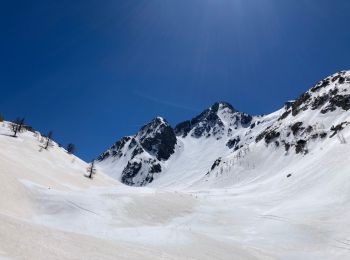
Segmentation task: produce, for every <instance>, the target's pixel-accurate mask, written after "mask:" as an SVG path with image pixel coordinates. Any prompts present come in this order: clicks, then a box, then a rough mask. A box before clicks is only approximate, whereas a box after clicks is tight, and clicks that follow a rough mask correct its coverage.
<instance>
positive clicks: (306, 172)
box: [0, 72, 350, 260]
mask: <svg viewBox="0 0 350 260" xmlns="http://www.w3.org/2000/svg"><path fill="white" fill-rule="evenodd" d="M349 78H350V73H349V72H346V73H338V74H335V75H333V76H331V77H329V78H327V79H326V80H324V81H322V82H321V83H319V84H318V85H316V86H315V87H314V88H313V89H311V90H310V91H308V92H307V93H306V94H304V95H303V96H301V98H299V99H298V100H296V101H295V102H292V103H288V104H287V105H286V106H285V107H283V108H282V109H281V110H279V111H277V112H275V113H272V114H270V115H267V116H260V117H249V116H248V115H246V114H243V113H239V112H237V111H236V110H234V109H233V108H232V107H231V106H230V105H228V104H226V103H219V104H215V105H214V106H212V107H211V108H210V109H208V110H206V111H205V112H204V113H202V114H201V115H200V116H199V117H196V118H195V119H193V120H191V121H189V122H187V123H186V122H185V123H183V124H181V125H179V126H178V127H176V128H175V129H173V128H171V127H169V124H168V123H166V121H165V120H164V119H162V118H156V119H155V120H153V121H152V122H151V123H150V124H148V125H146V126H145V127H143V128H142V130H141V131H140V132H139V133H138V134H137V135H135V136H132V137H129V138H125V141H123V140H122V141H121V142H120V143H119V144H116V145H115V146H114V147H112V148H111V149H110V150H109V154H108V155H105V159H104V160H102V161H101V162H100V163H99V167H98V170H97V174H96V175H95V176H94V179H93V180H90V179H88V178H85V177H84V174H85V171H86V167H87V164H86V163H85V162H83V161H81V160H80V159H78V158H76V157H75V156H73V155H68V154H67V152H66V151H65V150H64V149H63V148H60V147H58V146H57V144H54V146H53V147H50V148H49V149H48V150H43V149H41V148H40V146H41V145H42V144H41V143H40V140H41V138H40V134H39V133H33V132H30V131H26V132H23V133H21V134H20V135H19V137H18V138H13V137H11V136H9V130H8V126H7V124H8V123H7V122H5V123H0V177H1V185H0V195H1V196H0V222H1V225H0V258H2V257H4V258H5V259H7V258H10V259H166V260H168V259H191V260H192V259H195V260H197V259H198V260H199V259H201V260H202V259H205V260H212V259H218V260H224V259H225V260H226V259H227V260H231V259H244V260H246V259H329V260H331V259H332V260H333V259H344V260H345V259H350V229H349V228H348V226H349V225H350V171H349V169H350V168H349V160H348V158H349V156H350V149H349V143H348V140H350V139H349V138H350V130H349V129H350V127H349V126H347V123H344V122H348V121H349V116H350V115H349V111H348V109H349V108H348V104H349V89H350V87H349ZM327 82H328V83H327ZM336 88H337V89H338V91H336V90H335V89H336ZM299 122H302V124H300V123H299ZM309 126H311V127H309ZM230 129H231V130H230ZM173 134H174V135H173ZM174 136H175V139H174ZM133 139H135V141H132V140H133ZM300 140H303V142H300ZM124 142H125V143H124ZM130 145H131V146H133V148H132V149H130V150H129V146H130ZM135 147H138V148H140V150H141V148H142V149H143V150H142V152H140V153H136V152H135V156H134V158H131V157H132V152H133V151H134V150H136V148H135ZM172 148H173V149H172ZM106 154H107V153H106ZM146 157H147V160H149V159H151V160H152V162H151V161H149V162H148V161H147V163H145V164H143V163H144V162H145V158H146ZM219 157H220V159H219ZM153 160H154V162H153ZM129 162H130V163H132V162H142V171H141V170H140V172H144V174H145V176H151V177H153V181H152V182H150V183H149V184H148V186H147V187H137V188H135V187H129V186H126V185H123V184H121V183H120V182H118V181H117V180H115V179H113V178H110V177H108V176H106V175H104V172H103V170H104V169H105V170H111V171H112V170H113V173H115V174H117V176H116V177H117V178H122V175H123V170H124V168H125V167H126V165H127V164H128V163H129ZM157 164H159V165H160V166H161V171H160V172H157V173H154V174H153V175H148V174H149V172H150V171H149V169H150V167H152V166H154V165H157ZM118 165H119V166H120V167H122V168H123V169H122V170H121V171H119V172H117V171H116V170H118V167H119V166H118ZM117 166H118V167H117ZM109 173H110V174H111V175H112V174H113V173H111V172H109ZM118 174H119V175H118ZM138 174H139V172H138V173H137V174H136V175H134V176H131V175H130V177H131V178H128V180H129V181H132V182H135V184H136V185H144V184H145V183H142V181H144V180H145V178H144V177H143V175H141V174H140V175H138ZM126 176H127V177H128V176H129V175H128V174H127V175H126ZM135 177H136V178H135ZM148 182H149V181H148V180H147V182H146V183H148Z"/></svg>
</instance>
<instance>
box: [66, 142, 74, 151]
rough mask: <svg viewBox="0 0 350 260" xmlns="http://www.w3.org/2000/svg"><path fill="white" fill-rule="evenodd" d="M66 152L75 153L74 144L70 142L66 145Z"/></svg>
mask: <svg viewBox="0 0 350 260" xmlns="http://www.w3.org/2000/svg"><path fill="white" fill-rule="evenodd" d="M67 153H69V154H74V153H75V145H74V144H72V143H69V144H68V145H67Z"/></svg>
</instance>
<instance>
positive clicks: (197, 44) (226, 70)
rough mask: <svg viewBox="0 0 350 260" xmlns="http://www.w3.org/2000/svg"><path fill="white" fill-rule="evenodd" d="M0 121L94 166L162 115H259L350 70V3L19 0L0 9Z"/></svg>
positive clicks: (173, 117) (309, 0) (171, 118)
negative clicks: (51, 139) (216, 110)
mask: <svg viewBox="0 0 350 260" xmlns="http://www.w3.org/2000/svg"><path fill="white" fill-rule="evenodd" d="M0 14H1V15H0V20H1V23H0V29H1V39H0V66H1V68H0V86H1V93H0V112H1V113H2V114H4V115H5V117H6V118H7V119H13V118H15V117H16V116H25V117H26V119H27V122H28V123H30V124H31V125H32V126H34V127H35V128H36V129H38V130H39V131H42V132H46V131H48V130H50V129H52V130H53V131H54V134H55V139H56V140H57V141H58V142H60V143H62V144H66V143H68V142H73V143H75V144H76V145H77V151H78V155H80V156H81V157H82V158H83V159H86V160H90V159H92V158H94V157H95V156H97V155H98V154H99V153H101V152H103V151H104V150H105V149H106V148H107V147H108V146H110V145H111V144H112V143H114V142H115V141H116V140H117V139H118V138H120V137H121V136H124V135H130V134H134V133H135V132H136V131H137V130H138V128H139V127H140V126H141V125H142V124H144V123H146V122H148V121H149V120H150V119H152V118H153V117H155V116H157V115H160V116H163V117H165V118H166V119H167V120H168V121H169V122H170V123H171V124H173V125H174V124H176V123H178V122H180V121H182V120H185V119H189V118H191V117H193V116H194V115H196V114H197V113H198V112H201V111H202V110H203V109H204V108H206V107H208V106H209V105H211V104H212V103H214V102H215V101H221V100H224V101H227V102H229V103H231V104H232V105H233V106H235V107H236V108H237V109H239V110H241V111H244V112H248V113H251V114H263V113H269V112H272V111H274V110H276V109H278V108H280V107H281V106H282V105H283V103H284V101H286V100H290V99H293V98H295V97H297V96H299V95H300V94H301V93H302V92H304V91H305V90H307V89H308V88H309V87H311V86H312V85H313V84H314V83H315V82H316V81H317V80H319V79H322V78H323V77H325V76H327V75H328V74H331V73H333V72H336V71H338V70H343V69H349V68H350V66H349V63H350V1H349V0H328V1H326V0H298V1H295V0H283V1H282V0H123V1H119V0H103V1H101V0H100V1H98V0H76V1H72V0H60V1H58V0H57V1H47V0H31V1H27V0H25V1H24V0H23V1H3V2H2V3H1V8H0Z"/></svg>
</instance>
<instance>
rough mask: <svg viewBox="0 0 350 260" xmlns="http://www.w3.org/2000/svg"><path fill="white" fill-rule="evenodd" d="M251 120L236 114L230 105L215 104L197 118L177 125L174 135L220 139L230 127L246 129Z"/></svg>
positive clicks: (246, 115)
mask: <svg viewBox="0 0 350 260" xmlns="http://www.w3.org/2000/svg"><path fill="white" fill-rule="evenodd" d="M251 120H252V117H251V116H250V115H248V114H245V113H241V112H238V111H237V110H236V109H235V108H234V107H233V106H232V105H231V104H229V103H227V102H216V103H214V104H213V105H212V106H211V107H209V108H208V109H206V110H204V111H203V112H202V113H201V114H199V115H198V116H196V117H194V118H192V119H191V120H188V121H184V122H182V123H180V124H178V125H177V126H176V127H175V133H176V135H177V136H182V137H186V136H187V135H188V134H189V133H190V135H191V136H192V137H195V138H200V137H210V136H215V137H216V138H217V139H220V138H221V137H222V136H223V135H225V134H229V133H231V132H232V129H231V127H233V128H235V129H237V128H238V127H239V126H243V127H247V126H248V125H249V123H250V122H251Z"/></svg>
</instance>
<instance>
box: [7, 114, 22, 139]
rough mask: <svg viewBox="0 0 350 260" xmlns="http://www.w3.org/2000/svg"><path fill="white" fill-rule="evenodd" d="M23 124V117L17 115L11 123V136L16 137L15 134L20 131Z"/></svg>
mask: <svg viewBox="0 0 350 260" xmlns="http://www.w3.org/2000/svg"><path fill="white" fill-rule="evenodd" d="M23 125H24V117H23V118H19V117H17V118H16V120H15V121H14V122H12V123H11V125H10V128H11V130H12V132H13V137H17V134H18V133H20V132H21V131H22V128H23Z"/></svg>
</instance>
